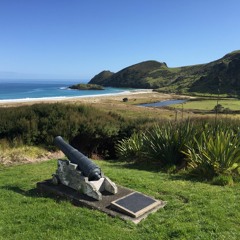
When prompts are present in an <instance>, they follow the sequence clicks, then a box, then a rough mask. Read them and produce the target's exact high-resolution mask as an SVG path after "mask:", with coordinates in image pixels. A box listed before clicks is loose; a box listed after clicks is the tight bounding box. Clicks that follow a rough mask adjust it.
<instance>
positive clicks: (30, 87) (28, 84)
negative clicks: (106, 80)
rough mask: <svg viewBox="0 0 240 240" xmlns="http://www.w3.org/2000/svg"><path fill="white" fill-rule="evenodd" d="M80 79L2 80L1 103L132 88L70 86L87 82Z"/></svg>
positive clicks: (91, 95) (121, 90) (88, 95)
mask: <svg viewBox="0 0 240 240" xmlns="http://www.w3.org/2000/svg"><path fill="white" fill-rule="evenodd" d="M86 82H87V81H82V82H81V81H80V80H78V81H77V80H74V81H73V80H1V79H0V103H1V102H11V101H14V102H16V101H18V102H24V101H34V100H41V99H52V98H53V99H54V98H55V99H58V98H59V99H60V98H61V99H62V98H73V97H94V96H99V95H115V94H119V93H124V92H126V93H127V92H129V91H131V89H126V88H124V89H123V88H112V87H107V88H105V90H73V89H70V88H69V86H71V85H73V84H77V83H86Z"/></svg>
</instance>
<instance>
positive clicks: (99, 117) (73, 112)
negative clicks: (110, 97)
mask: <svg viewBox="0 0 240 240" xmlns="http://www.w3.org/2000/svg"><path fill="white" fill-rule="evenodd" d="M147 122H148V119H138V120H126V119H125V118H123V117H121V116H120V115H118V114H116V113H113V112H108V113H105V112H103V111H100V110H98V109H96V108H94V107H91V106H87V105H70V104H69V105H68V104H59V103H57V104H35V105H32V106H22V107H18V108H0V144H1V145H6V144H5V143H6V142H7V143H8V144H7V146H9V145H10V146H11V147H18V146H21V145H28V146H42V147H44V148H46V149H48V150H54V149H55V147H54V145H53V139H54V138H55V137H56V136H58V135H61V136H62V137H63V138H64V139H65V140H67V141H69V142H70V143H71V144H72V145H73V146H75V147H76V148H78V149H79V150H81V151H82V152H83V153H84V154H86V155H88V156H91V155H92V154H97V155H102V157H104V158H105V159H106V158H114V157H115V148H114V145H115V142H117V141H118V140H120V139H122V138H126V137H130V136H131V134H132V133H133V132H134V131H135V130H136V129H140V128H141V126H144V125H145V124H146V123H147Z"/></svg>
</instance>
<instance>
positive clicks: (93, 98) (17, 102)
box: [0, 89, 169, 107]
mask: <svg viewBox="0 0 240 240" xmlns="http://www.w3.org/2000/svg"><path fill="white" fill-rule="evenodd" d="M133 95H134V96H136V95H138V96H139V97H141V96H143V95H144V96H145V95H147V96H149V97H151V96H152V95H158V97H160V98H162V97H163V96H164V95H168V96H169V94H160V93H156V92H153V91H152V89H134V90H129V91H123V92H120V93H107V94H97V95H87V96H86V95H84V96H73V97H66V96H62V97H43V98H24V99H5V100H0V107H11V106H22V105H32V104H37V103H55V102H79V103H80V102H84V103H86V102H88V103H93V102H94V103H96V102H100V101H105V100H120V99H122V98H125V97H127V98H128V97H130V96H133ZM147 96H145V97H147ZM163 98H164V99H165V97H163Z"/></svg>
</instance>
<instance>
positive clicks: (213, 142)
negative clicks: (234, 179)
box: [184, 129, 240, 177]
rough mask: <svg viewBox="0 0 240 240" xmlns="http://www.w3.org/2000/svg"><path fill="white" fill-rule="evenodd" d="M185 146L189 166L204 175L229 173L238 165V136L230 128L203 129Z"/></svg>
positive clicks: (239, 153) (239, 147)
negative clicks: (206, 130)
mask: <svg viewBox="0 0 240 240" xmlns="http://www.w3.org/2000/svg"><path fill="white" fill-rule="evenodd" d="M186 147H187V150H186V151H184V154H186V156H187V160H188V164H189V166H190V167H191V168H192V169H195V170H198V171H200V172H201V173H202V174H204V175H210V176H211V177H212V176H214V175H219V174H230V173H232V172H234V171H236V170H237V169H238V168H239V166H240V138H239V135H237V134H235V133H234V132H233V131H232V130H230V129H225V130H221V129H218V130H216V131H212V132H207V133H206V132H205V131H204V132H202V134H201V135H200V137H199V138H198V139H197V138H196V137H195V138H194V144H193V145H192V146H189V145H187V146H186Z"/></svg>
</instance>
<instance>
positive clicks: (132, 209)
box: [111, 192, 161, 218]
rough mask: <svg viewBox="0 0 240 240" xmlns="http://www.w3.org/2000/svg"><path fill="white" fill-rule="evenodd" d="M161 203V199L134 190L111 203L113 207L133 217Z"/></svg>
mask: <svg viewBox="0 0 240 240" xmlns="http://www.w3.org/2000/svg"><path fill="white" fill-rule="evenodd" d="M159 204H161V202H160V201H158V200H156V199H154V198H151V197H149V196H146V195H144V194H142V193H138V192H133V193H131V194H129V195H127V196H124V197H122V198H120V199H118V200H116V201H113V202H112V203H111V207H112V208H113V209H117V210H118V211H120V212H123V213H125V214H127V215H129V216H131V217H135V218H136V217H139V216H141V215H143V214H144V213H146V212H148V211H150V210H151V209H153V208H155V207H157V206H158V205H159Z"/></svg>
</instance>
